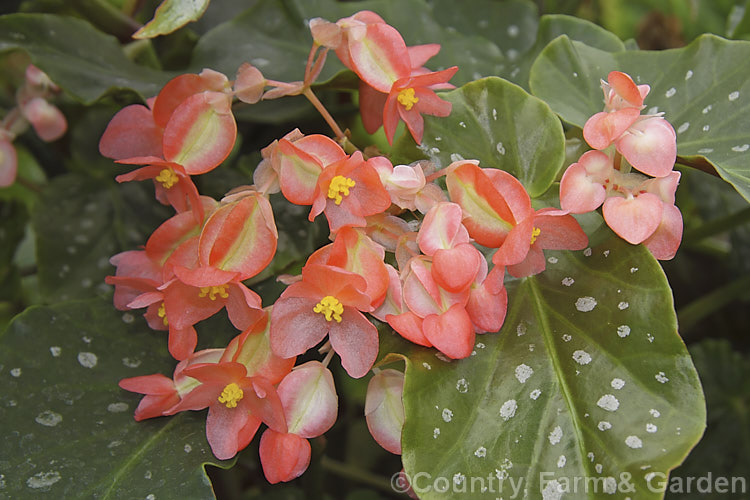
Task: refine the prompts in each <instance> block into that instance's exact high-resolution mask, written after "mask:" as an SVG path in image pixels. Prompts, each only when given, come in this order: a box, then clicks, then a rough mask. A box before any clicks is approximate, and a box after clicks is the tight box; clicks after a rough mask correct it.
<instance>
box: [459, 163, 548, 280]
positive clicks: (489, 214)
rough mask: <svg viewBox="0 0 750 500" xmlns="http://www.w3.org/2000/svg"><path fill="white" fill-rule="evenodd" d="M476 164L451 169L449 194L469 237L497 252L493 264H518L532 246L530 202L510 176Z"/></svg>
mask: <svg viewBox="0 0 750 500" xmlns="http://www.w3.org/2000/svg"><path fill="white" fill-rule="evenodd" d="M477 163H478V162H475V161H472V160H463V161H459V162H454V163H452V164H451V165H449V166H448V168H447V172H448V173H447V176H446V179H445V183H446V186H447V187H448V194H449V195H450V198H451V201H453V202H454V203H458V204H459V205H460V206H461V209H462V210H463V214H464V219H463V224H464V226H466V229H467V230H468V231H469V236H471V237H472V238H474V240H475V241H476V242H477V243H479V244H480V245H483V246H486V247H489V248H497V251H496V252H495V255H494V256H493V257H492V262H493V263H495V264H496V265H501V266H508V265H512V264H518V263H519V262H521V261H522V260H523V259H524V258H525V257H526V254H527V253H528V251H529V246H530V245H531V234H532V231H533V226H532V220H533V218H532V217H531V216H532V215H533V214H534V210H533V209H532V208H531V199H530V198H529V195H528V193H527V192H526V189H525V188H524V187H523V185H522V184H521V183H520V182H519V181H518V179H516V178H515V177H513V176H512V175H511V174H509V173H507V172H504V171H502V170H499V169H495V168H484V169H483V168H479V166H478V165H477Z"/></svg>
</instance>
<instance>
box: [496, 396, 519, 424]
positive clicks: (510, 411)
mask: <svg viewBox="0 0 750 500" xmlns="http://www.w3.org/2000/svg"><path fill="white" fill-rule="evenodd" d="M517 408H518V403H516V400H515V399H509V400H508V401H506V402H505V403H503V405H502V406H501V407H500V416H501V417H502V418H503V420H505V421H506V422H507V421H508V420H510V419H511V418H513V417H514V416H515V414H516V409H517Z"/></svg>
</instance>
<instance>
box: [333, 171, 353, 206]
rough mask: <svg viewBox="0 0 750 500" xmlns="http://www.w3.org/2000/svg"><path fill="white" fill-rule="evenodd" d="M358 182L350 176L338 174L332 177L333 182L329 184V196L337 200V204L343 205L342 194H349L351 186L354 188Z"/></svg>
mask: <svg viewBox="0 0 750 500" xmlns="http://www.w3.org/2000/svg"><path fill="white" fill-rule="evenodd" d="M356 184H357V183H356V182H354V181H353V180H352V179H350V178H348V177H344V176H343V175H337V176H336V177H334V178H333V179H331V183H330V184H329V185H328V198H330V199H332V200H336V201H335V203H336V205H341V200H343V198H342V197H341V195H342V194H343V195H344V196H349V188H353V187H354V186H355V185H356Z"/></svg>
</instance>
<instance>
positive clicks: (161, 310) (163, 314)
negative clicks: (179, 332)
mask: <svg viewBox="0 0 750 500" xmlns="http://www.w3.org/2000/svg"><path fill="white" fill-rule="evenodd" d="M156 314H158V315H159V317H160V318H161V321H162V323H164V326H169V321H167V308H166V307H164V302H162V303H161V305H160V306H159V309H158V310H157V311H156Z"/></svg>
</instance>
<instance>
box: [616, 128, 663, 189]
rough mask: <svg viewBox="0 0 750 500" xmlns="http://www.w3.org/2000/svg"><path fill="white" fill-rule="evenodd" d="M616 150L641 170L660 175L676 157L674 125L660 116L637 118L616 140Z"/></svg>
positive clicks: (655, 175) (661, 175) (645, 172)
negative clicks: (638, 119)
mask: <svg viewBox="0 0 750 500" xmlns="http://www.w3.org/2000/svg"><path fill="white" fill-rule="evenodd" d="M617 150H618V151H619V152H620V153H622V155H623V156H624V157H625V159H626V160H628V162H629V163H630V164H631V165H633V167H634V168H636V169H638V170H640V171H641V172H643V173H644V174H647V175H651V176H654V177H664V176H666V175H669V173H670V172H671V171H672V168H673V167H674V164H675V160H676V159H677V142H676V140H675V132H674V129H673V128H672V125H670V124H669V122H668V121H667V120H665V119H664V118H661V117H660V116H654V117H650V118H647V119H645V120H641V121H638V122H636V123H635V124H634V125H633V126H632V127H631V128H630V130H629V131H628V133H626V134H625V135H624V136H623V137H622V138H620V139H619V140H618V141H617Z"/></svg>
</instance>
